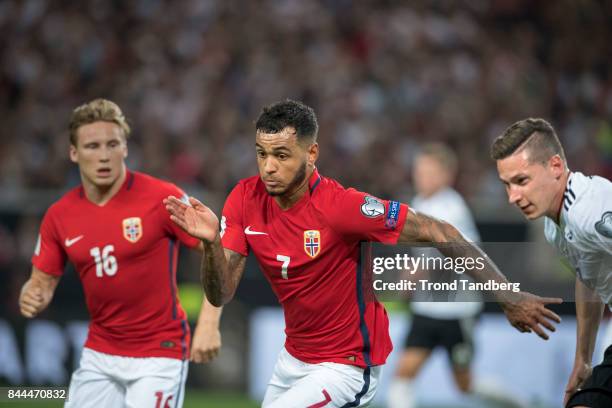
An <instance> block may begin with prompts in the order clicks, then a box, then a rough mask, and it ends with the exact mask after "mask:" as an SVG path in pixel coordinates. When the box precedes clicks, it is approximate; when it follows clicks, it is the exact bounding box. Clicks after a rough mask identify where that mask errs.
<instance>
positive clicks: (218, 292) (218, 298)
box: [200, 235, 240, 307]
mask: <svg viewBox="0 0 612 408" xmlns="http://www.w3.org/2000/svg"><path fill="white" fill-rule="evenodd" d="M237 272H238V271H237V268H236V263H235V261H234V260H232V259H229V260H228V259H227V258H226V256H225V252H224V250H223V246H222V245H221V238H220V237H219V235H217V237H216V238H215V240H214V241H212V242H206V241H204V255H203V257H202V267H201V269H200V278H201V280H202V285H203V286H204V293H206V298H207V300H208V301H209V302H210V304H211V305H213V306H216V307H221V306H223V305H224V304H226V303H227V302H229V301H230V300H232V298H233V297H234V293H235V292H236V288H237V287H238V282H239V280H240V273H237Z"/></svg>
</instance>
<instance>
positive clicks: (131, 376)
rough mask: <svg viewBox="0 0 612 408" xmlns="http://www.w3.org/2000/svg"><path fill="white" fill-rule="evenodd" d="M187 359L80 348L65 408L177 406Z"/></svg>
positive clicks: (180, 398)
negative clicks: (130, 355)
mask: <svg viewBox="0 0 612 408" xmlns="http://www.w3.org/2000/svg"><path fill="white" fill-rule="evenodd" d="M188 364H189V362H188V361H181V360H177V359H174V358H165V357H146V358H136V357H123V356H115V355H111V354H104V353H100V352H98V351H94V350H92V349H89V348H84V349H83V354H82V355H81V362H80V365H79V368H78V369H77V370H76V371H75V372H74V373H73V374H72V378H71V379H70V388H69V389H68V399H67V401H66V404H65V405H64V407H65V408H87V407H96V408H97V407H101V408H105V407H113V408H115V407H117V408H123V407H125V408H141V407H150V408H180V407H182V406H183V397H184V394H185V392H184V391H185V380H186V379H187V368H188Z"/></svg>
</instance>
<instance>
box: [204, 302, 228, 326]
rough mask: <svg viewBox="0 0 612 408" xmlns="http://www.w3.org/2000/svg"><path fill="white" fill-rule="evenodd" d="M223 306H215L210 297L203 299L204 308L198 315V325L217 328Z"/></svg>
mask: <svg viewBox="0 0 612 408" xmlns="http://www.w3.org/2000/svg"><path fill="white" fill-rule="evenodd" d="M222 311H223V307H216V306H213V305H212V304H211V303H210V302H209V301H208V299H206V298H204V300H202V308H201V310H200V316H199V317H198V326H203V327H213V328H215V329H217V328H218V327H219V322H220V321H221V312H222Z"/></svg>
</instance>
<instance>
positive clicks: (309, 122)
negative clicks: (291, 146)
mask: <svg viewBox="0 0 612 408" xmlns="http://www.w3.org/2000/svg"><path fill="white" fill-rule="evenodd" d="M286 127H292V128H294V129H295V131H296V133H297V137H298V140H300V141H308V142H310V143H314V142H316V141H317V133H318V132H319V124H318V123H317V116H316V115H315V112H314V110H313V109H312V108H311V107H309V106H307V105H305V104H304V103H302V102H298V101H294V100H291V99H287V100H284V101H281V102H276V103H273V104H272V105H268V106H266V107H264V108H263V109H262V111H261V113H260V114H259V117H258V118H257V121H256V122H255V129H256V130H257V131H258V132H265V133H278V132H280V131H282V130H283V129H284V128H286Z"/></svg>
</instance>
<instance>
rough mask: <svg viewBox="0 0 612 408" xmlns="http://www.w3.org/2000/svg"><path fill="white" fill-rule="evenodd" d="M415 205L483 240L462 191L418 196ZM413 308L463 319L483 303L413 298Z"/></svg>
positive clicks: (425, 313) (470, 238) (440, 316)
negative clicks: (461, 193) (423, 300)
mask: <svg viewBox="0 0 612 408" xmlns="http://www.w3.org/2000/svg"><path fill="white" fill-rule="evenodd" d="M412 208H414V209H415V210H417V211H418V212H421V213H423V214H427V215H431V216H432V217H435V218H438V219H440V220H442V221H446V222H448V223H449V224H451V225H453V226H454V227H455V228H457V229H458V230H459V231H460V232H461V234H463V236H464V237H465V238H466V239H467V240H468V241H472V242H478V241H480V235H479V234H478V230H477V229H476V224H475V223H474V219H473V218H472V213H471V212H470V209H469V208H468V206H467V204H466V203H465V201H464V200H463V198H461V195H459V193H457V192H456V191H455V190H453V189H452V188H445V189H443V190H440V191H438V192H437V193H435V194H434V195H432V196H431V197H427V198H425V197H421V196H416V197H415V198H414V200H413V201H412ZM412 310H413V311H414V313H416V314H419V315H421V316H427V317H431V318H434V319H461V318H465V317H470V316H474V315H476V314H477V313H478V312H480V311H481V310H482V303H481V302H477V301H475V302H412Z"/></svg>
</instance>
